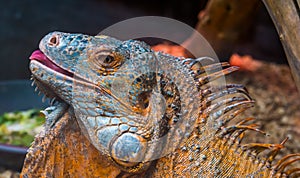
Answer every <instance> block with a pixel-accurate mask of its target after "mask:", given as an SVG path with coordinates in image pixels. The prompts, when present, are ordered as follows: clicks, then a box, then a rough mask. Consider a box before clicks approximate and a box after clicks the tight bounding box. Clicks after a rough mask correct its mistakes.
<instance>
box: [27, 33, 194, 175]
mask: <svg viewBox="0 0 300 178" xmlns="http://www.w3.org/2000/svg"><path fill="white" fill-rule="evenodd" d="M39 48H40V50H38V51H35V52H34V53H33V54H32V55H31V57H30V59H31V62H30V70H31V72H32V74H33V78H34V80H35V81H36V83H37V86H38V87H39V89H40V90H41V91H42V92H44V93H45V94H46V95H47V96H48V97H56V98H58V100H59V101H60V102H66V103H67V104H69V105H70V106H71V107H72V108H73V110H74V113H75V116H76V118H77V120H78V122H79V125H80V127H81V128H82V131H83V132H84V134H85V135H86V136H87V137H88V138H89V140H90V141H91V142H92V144H93V145H94V146H95V147H96V148H97V149H98V150H99V151H101V152H102V153H103V154H105V155H107V156H108V157H109V158H111V159H112V160H113V162H114V163H115V164H117V165H118V166H120V167H121V168H122V169H123V170H126V171H131V172H134V171H139V170H141V169H142V168H144V167H146V165H147V164H146V163H145V162H149V161H151V160H154V159H156V158H158V157H159V156H160V155H161V154H162V153H163V152H164V151H163V150H168V151H171V150H170V148H171V147H172V146H175V145H176V144H178V143H179V142H180V140H181V137H182V135H183V133H184V132H185V129H186V128H188V127H190V125H189V124H186V125H185V126H178V128H176V127H175V124H176V123H179V122H180V121H182V119H181V118H182V117H187V118H195V117H196V115H195V113H193V112H189V113H188V112H186V111H188V110H192V108H197V106H196V104H195V105H193V104H192V99H190V97H187V96H192V97H193V98H195V97H197V96H195V93H196V92H197V89H196V88H195V87H196V85H195V83H194V82H195V81H194V79H193V78H192V77H190V74H189V71H188V70H187V69H185V70H182V69H181V68H182V66H181V65H178V61H179V59H176V60H175V59H173V58H172V57H170V56H164V55H161V56H160V58H161V59H159V60H158V59H157V54H156V53H154V52H153V51H152V50H151V49H150V47H149V46H148V45H146V44H145V43H143V42H139V41H134V40H128V41H120V40H117V39H114V38H112V37H108V36H88V35H83V34H69V33H62V32H52V33H50V34H48V35H46V36H45V37H44V38H43V39H42V40H41V42H40V45H39ZM163 59H165V60H163ZM180 73H183V74H180ZM179 76H180V77H179ZM183 77H184V78H183ZM187 90H189V92H187ZM180 91H184V93H185V94H184V95H186V96H181V95H180ZM182 97H183V98H186V99H185V100H184V101H183V100H182ZM188 104H190V105H189V106H188ZM189 107H190V108H189ZM191 115H192V116H191ZM191 122H194V120H193V119H192V120H191ZM171 130H173V131H172V132H170V131H171ZM175 130H176V133H175ZM167 133H170V134H167ZM166 135H167V136H166ZM170 137H172V138H174V140H172V141H170V140H168V139H170ZM165 152H167V151H165Z"/></svg>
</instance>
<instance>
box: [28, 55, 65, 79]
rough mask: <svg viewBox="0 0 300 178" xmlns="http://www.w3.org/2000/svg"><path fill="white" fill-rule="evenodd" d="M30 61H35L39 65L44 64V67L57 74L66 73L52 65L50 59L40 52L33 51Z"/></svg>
mask: <svg viewBox="0 0 300 178" xmlns="http://www.w3.org/2000/svg"><path fill="white" fill-rule="evenodd" d="M29 59H30V60H36V61H39V62H40V63H42V64H44V65H45V66H47V67H49V68H51V69H53V70H55V71H57V72H59V73H63V74H64V73H66V71H64V70H63V69H62V68H60V67H58V66H57V65H56V64H54V63H53V62H52V61H50V59H49V58H48V57H47V56H46V55H45V54H44V53H43V52H42V51H40V50H35V51H34V52H33V53H32V54H31V56H30V57H29Z"/></svg>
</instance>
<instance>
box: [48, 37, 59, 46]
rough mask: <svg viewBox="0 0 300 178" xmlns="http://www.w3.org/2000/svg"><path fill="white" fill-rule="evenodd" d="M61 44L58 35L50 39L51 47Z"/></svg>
mask: <svg viewBox="0 0 300 178" xmlns="http://www.w3.org/2000/svg"><path fill="white" fill-rule="evenodd" d="M58 44H59V39H58V36H57V35H53V36H52V37H51V38H50V39H49V45H50V46H57V45H58Z"/></svg>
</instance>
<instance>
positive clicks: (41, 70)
mask: <svg viewBox="0 0 300 178" xmlns="http://www.w3.org/2000/svg"><path fill="white" fill-rule="evenodd" d="M29 59H30V66H29V68H30V70H31V72H32V76H33V79H34V81H35V84H36V85H37V88H38V89H39V90H40V91H41V92H42V93H43V94H45V96H46V97H48V98H56V100H58V101H61V102H66V103H68V104H70V103H71V101H69V100H68V99H66V98H65V97H64V96H61V95H60V91H68V90H69V89H70V88H72V84H73V82H74V78H73V77H74V74H73V73H71V72H69V71H67V70H65V69H62V68H61V67H59V65H57V64H55V63H54V62H52V60H51V59H49V58H48V57H47V56H46V55H45V54H44V53H43V52H41V51H40V50H36V51H34V52H33V53H32V55H31V56H30V57H29Z"/></svg>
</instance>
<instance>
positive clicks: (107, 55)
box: [95, 51, 118, 68]
mask: <svg viewBox="0 0 300 178" xmlns="http://www.w3.org/2000/svg"><path fill="white" fill-rule="evenodd" d="M95 62H96V63H97V64H98V66H99V67H101V68H113V67H114V66H115V64H116V63H118V61H117V60H116V58H115V55H114V54H113V53H112V52H110V51H101V52H99V53H96V54H95Z"/></svg>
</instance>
